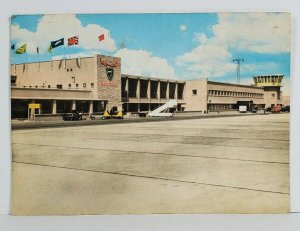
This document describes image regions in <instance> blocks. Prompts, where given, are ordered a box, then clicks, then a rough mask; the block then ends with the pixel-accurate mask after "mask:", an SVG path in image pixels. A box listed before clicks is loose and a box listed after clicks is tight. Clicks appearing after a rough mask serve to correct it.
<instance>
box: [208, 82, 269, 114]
mask: <svg viewBox="0 0 300 231" xmlns="http://www.w3.org/2000/svg"><path fill="white" fill-rule="evenodd" d="M207 89H208V93H207V94H208V104H209V105H212V106H209V109H237V108H238V106H239V105H247V106H249V105H250V104H259V105H263V104H264V90H263V88H261V87H251V86H245V85H237V84H228V83H218V82H211V81H209V82H208V86H207ZM214 105H215V106H214ZM222 105H224V106H222Z"/></svg>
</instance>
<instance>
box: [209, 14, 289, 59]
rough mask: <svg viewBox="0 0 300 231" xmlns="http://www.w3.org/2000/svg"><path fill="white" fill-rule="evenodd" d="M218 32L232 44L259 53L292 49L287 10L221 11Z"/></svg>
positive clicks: (214, 30) (234, 46)
mask: <svg viewBox="0 0 300 231" xmlns="http://www.w3.org/2000/svg"><path fill="white" fill-rule="evenodd" d="M218 16H219V23H218V24H216V25H214V26H213V27H212V31H213V33H214V36H215V37H216V38H217V39H218V40H219V41H221V42H223V43H225V44H228V46H230V47H232V48H234V49H239V50H247V51H254V52H258V53H273V54H274V53H279V52H289V51H290V15H289V14H287V13H220V14H219V15H218Z"/></svg>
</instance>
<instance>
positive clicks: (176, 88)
mask: <svg viewBox="0 0 300 231" xmlns="http://www.w3.org/2000/svg"><path fill="white" fill-rule="evenodd" d="M174 98H175V99H176V100H177V99H178V83H177V82H176V83H175V95H174Z"/></svg>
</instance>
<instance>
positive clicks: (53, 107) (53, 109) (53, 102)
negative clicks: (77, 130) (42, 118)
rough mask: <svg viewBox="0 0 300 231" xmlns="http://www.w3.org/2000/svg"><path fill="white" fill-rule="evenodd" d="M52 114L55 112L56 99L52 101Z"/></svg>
mask: <svg viewBox="0 0 300 231" xmlns="http://www.w3.org/2000/svg"><path fill="white" fill-rule="evenodd" d="M52 114H56V99H54V100H53V101H52Z"/></svg>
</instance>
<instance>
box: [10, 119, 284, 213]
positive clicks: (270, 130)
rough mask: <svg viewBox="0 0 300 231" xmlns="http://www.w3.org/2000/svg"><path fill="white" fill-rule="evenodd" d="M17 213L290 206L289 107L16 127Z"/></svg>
mask: <svg viewBox="0 0 300 231" xmlns="http://www.w3.org/2000/svg"><path fill="white" fill-rule="evenodd" d="M12 147H13V213H14V214H16V215H23V214H26V215H41V214H43V215H45V214H48V215H55V214H149V213H284V212H289V114H269V115H253V116H236V117H224V118H205V119H193V120H178V121H156V122H147V123H141V122H140V123H128V124H127V123H119V124H106V125H105V126H103V125H102V124H97V125H94V126H92V125H90V126H77V127H58V128H40V129H27V130H13V131H12Z"/></svg>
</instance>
